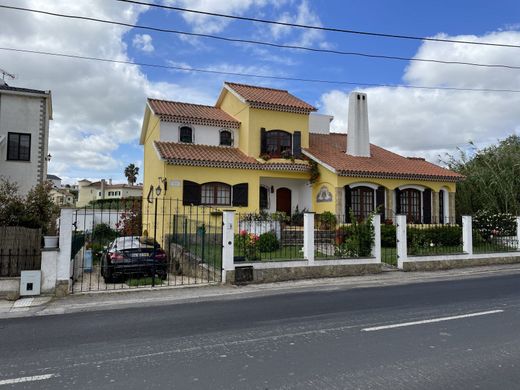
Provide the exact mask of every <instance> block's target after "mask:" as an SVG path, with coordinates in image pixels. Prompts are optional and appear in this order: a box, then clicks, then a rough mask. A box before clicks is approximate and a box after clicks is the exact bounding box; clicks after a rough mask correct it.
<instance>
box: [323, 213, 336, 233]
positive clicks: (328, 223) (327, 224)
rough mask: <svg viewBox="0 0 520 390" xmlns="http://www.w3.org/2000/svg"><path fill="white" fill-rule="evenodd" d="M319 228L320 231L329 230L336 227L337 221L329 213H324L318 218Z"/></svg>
mask: <svg viewBox="0 0 520 390" xmlns="http://www.w3.org/2000/svg"><path fill="white" fill-rule="evenodd" d="M318 218H319V219H318V221H319V226H320V229H322V230H331V229H334V228H335V227H336V223H337V222H338V220H337V219H336V216H335V215H334V214H332V213H331V212H330V211H325V212H324V213H321V214H320V215H319V216H318Z"/></svg>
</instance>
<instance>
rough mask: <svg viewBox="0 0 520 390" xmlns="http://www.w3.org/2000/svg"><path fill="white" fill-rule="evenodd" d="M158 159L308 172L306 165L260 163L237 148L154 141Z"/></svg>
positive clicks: (221, 166)
mask: <svg viewBox="0 0 520 390" xmlns="http://www.w3.org/2000/svg"><path fill="white" fill-rule="evenodd" d="M154 144H155V148H156V149H157V151H158V153H159V155H160V157H161V158H162V159H163V160H166V161H168V163H170V164H174V165H191V166H204V167H217V168H240V169H261V170H283V171H308V170H309V165H308V164H307V163H303V162H302V163H299V162H295V163H292V162H291V163H289V162H287V163H284V162H283V163H275V162H268V163H262V162H260V161H258V160H256V159H255V158H253V157H249V156H247V155H246V154H245V153H243V152H242V151H240V149H238V148H230V147H225V146H210V145H196V144H182V143H177V142H166V141H155V142H154Z"/></svg>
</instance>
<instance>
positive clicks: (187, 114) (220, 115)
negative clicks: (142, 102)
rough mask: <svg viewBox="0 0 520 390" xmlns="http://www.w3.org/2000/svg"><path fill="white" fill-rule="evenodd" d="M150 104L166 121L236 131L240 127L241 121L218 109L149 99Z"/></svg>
mask: <svg viewBox="0 0 520 390" xmlns="http://www.w3.org/2000/svg"><path fill="white" fill-rule="evenodd" d="M148 103H149V105H150V107H151V109H152V110H153V112H154V113H155V114H157V115H159V116H160V118H161V120H164V121H168V122H180V123H189V124H194V125H207V126H219V127H231V128H235V129H238V128H239V127H240V122H239V121H237V120H236V119H235V118H233V117H232V116H231V115H229V114H227V113H226V112H224V111H223V110H221V109H220V108H217V107H212V106H204V105H201V104H192V103H182V102H173V101H168V100H158V99H148Z"/></svg>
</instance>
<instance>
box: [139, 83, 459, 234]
mask: <svg viewBox="0 0 520 390" xmlns="http://www.w3.org/2000/svg"><path fill="white" fill-rule="evenodd" d="M345 104H347V102H345ZM348 104H349V123H348V129H345V130H347V131H348V136H347V135H346V134H338V133H330V131H329V127H330V122H331V120H332V119H333V118H332V117H331V116H328V115H320V114H317V113H315V111H316V108H314V107H313V106H312V105H310V104H308V103H306V102H304V101H302V100H301V99H299V98H297V97H295V96H293V95H292V94H290V93H289V92H288V91H285V90H280V89H273V88H264V87H258V86H251V85H244V84H236V83H230V82H226V83H224V86H223V88H222V91H221V93H220V96H219V97H218V99H217V102H216V104H215V105H214V106H204V105H198V104H189V103H181V102H172V101H164V100H156V99H148V101H147V104H146V109H145V113H144V120H143V125H142V130H141V138H140V144H141V145H144V190H143V196H144V197H146V195H147V193H148V191H149V189H150V188H151V187H154V188H156V187H157V186H161V188H165V189H166V190H167V192H166V194H164V192H163V193H162V195H161V196H163V197H167V198H169V199H178V200H179V202H180V204H182V205H183V206H189V205H208V206H212V207H216V208H220V209H234V210H237V211H239V212H259V211H260V210H265V211H268V212H277V211H278V212H284V213H286V214H288V215H290V214H292V213H294V212H295V211H296V210H299V211H302V210H304V209H305V210H309V211H314V212H317V213H322V212H325V211H329V212H332V213H334V214H336V215H341V216H345V217H344V218H345V220H348V214H349V211H350V210H352V211H353V213H354V215H355V216H356V217H363V216H366V215H368V214H369V213H371V212H372V211H374V210H375V209H380V210H381V212H382V213H383V214H384V216H383V219H388V218H392V216H393V215H394V214H396V213H404V214H407V215H408V217H409V219H410V220H412V221H413V222H416V223H421V222H422V223H430V222H437V221H439V222H441V223H442V222H446V221H447V220H448V219H449V218H452V217H454V213H455V212H454V210H455V196H454V195H455V189H456V182H457V181H460V180H461V179H462V178H463V177H462V176H461V175H459V174H457V173H455V172H452V171H449V170H447V169H444V168H441V167H439V166H436V165H434V164H431V163H429V162H427V161H425V160H424V159H422V158H416V157H415V158H410V157H402V156H399V155H397V154H395V153H392V152H390V151H388V150H385V149H382V148H380V147H377V146H375V145H371V144H370V143H369V128H368V109H367V96H366V95H365V94H363V93H358V92H353V93H352V94H351V95H350V98H349V103H348ZM165 184H166V185H165ZM145 203H146V202H145ZM145 225H146V224H145ZM145 228H146V227H145Z"/></svg>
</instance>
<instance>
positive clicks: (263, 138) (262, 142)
mask: <svg viewBox="0 0 520 390" xmlns="http://www.w3.org/2000/svg"><path fill="white" fill-rule="evenodd" d="M264 153H267V136H266V133H265V128H264V127H262V128H261V129H260V154H264Z"/></svg>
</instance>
